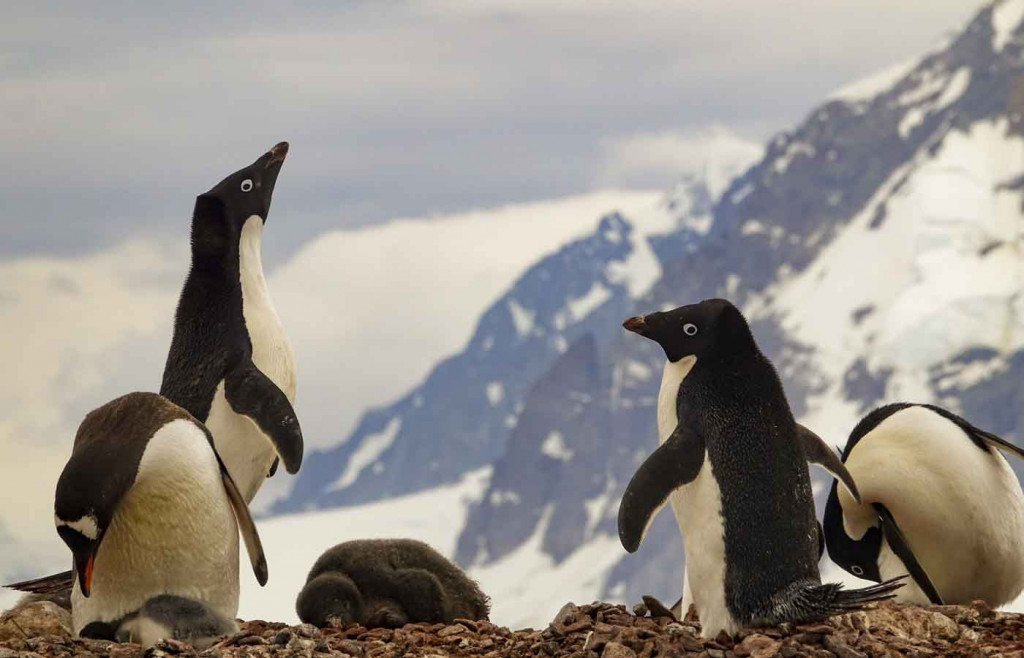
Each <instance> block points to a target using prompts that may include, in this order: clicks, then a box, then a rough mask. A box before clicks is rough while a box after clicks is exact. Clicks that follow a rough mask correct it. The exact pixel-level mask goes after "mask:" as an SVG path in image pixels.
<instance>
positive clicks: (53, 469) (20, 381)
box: [0, 191, 660, 574]
mask: <svg viewBox="0 0 1024 658" xmlns="http://www.w3.org/2000/svg"><path fill="white" fill-rule="evenodd" d="M659 196H660V195H659V194H658V193H655V192H616V191H606V192H598V193H592V194H588V195H583V196H578V197H569V198H564V199H556V200H552V201H542V202H534V203H524V204H517V205H512V206H505V207H500V208H495V209H488V210H479V211H473V212H466V213H459V214H456V215H446V216H437V217H431V218H407V219H401V220H396V221H393V222H389V223H387V224H385V225H382V226H378V227H373V228H365V229H358V230H350V231H334V232H331V233H328V234H326V235H323V236H321V237H319V238H317V239H315V240H313V241H311V242H309V243H307V244H306V245H304V246H303V247H301V248H300V250H299V251H298V253H297V254H296V255H295V256H294V257H293V258H292V259H290V260H289V261H288V262H287V263H285V264H284V265H283V266H281V267H279V268H277V269H275V270H274V271H272V272H270V274H269V277H268V286H269V288H270V292H271V295H272V297H273V299H274V301H275V305H276V306H277V309H278V311H279V314H280V316H281V319H282V322H283V323H284V325H285V328H286V330H287V332H288V334H289V338H290V340H291V342H292V345H293V347H294V350H295V354H296V360H297V369H298V399H297V404H296V406H297V410H298V412H299V417H300V418H301V419H302V425H303V432H304V434H305V436H306V439H307V441H308V443H309V445H311V446H316V445H321V446H322V445H326V444H334V443H337V442H338V441H341V440H342V439H343V438H345V436H346V435H347V433H348V432H349V430H350V429H351V427H352V425H353V423H354V422H355V420H356V418H357V417H358V415H359V414H360V413H361V412H362V411H363V410H365V409H366V408H367V407H368V406H371V405H380V404H385V403H388V402H390V401H391V400H392V399H394V398H395V397H396V396H398V395H400V394H401V393H404V392H405V391H407V390H408V389H409V388H410V387H411V386H413V385H414V384H415V383H417V382H418V381H419V380H420V379H422V378H423V377H424V376H425V375H426V373H427V371H428V370H429V368H430V367H431V366H432V365H433V364H434V363H436V362H437V361H438V360H439V359H440V358H442V357H444V356H446V355H448V354H450V353H452V352H454V351H456V350H458V349H459V348H461V347H462V345H463V344H464V343H465V341H466V340H467V339H468V338H469V336H470V333H471V331H472V329H473V326H474V323H475V322H476V320H477V318H478V316H479V314H480V312H481V311H482V310H483V309H484V308H485V307H486V306H487V305H488V304H489V303H490V302H491V301H492V300H493V299H495V298H496V297H497V296H498V295H500V294H501V293H502V292H503V291H504V290H505V289H506V288H507V287H508V286H510V285H511V284H512V283H513V281H514V280H515V278H516V277H517V276H518V275H519V274H520V273H521V272H522V271H523V270H524V269H525V268H526V267H527V266H528V265H529V264H530V263H532V262H533V261H534V260H536V259H538V258H539V257H541V256H542V255H543V254H545V253H547V252H549V251H551V250H554V249H557V248H558V247H559V246H561V245H562V244H563V243H564V242H565V241H567V240H569V239H571V238H572V237H575V236H578V235H582V234H585V233H588V232H590V231H591V230H593V228H594V227H596V225H597V221H598V219H599V217H600V216H601V215H602V214H604V213H606V212H609V211H612V210H621V211H622V212H624V213H625V214H627V216H628V215H629V214H630V213H632V212H635V211H637V210H641V209H646V208H647V207H649V206H652V205H653V204H655V202H656V200H657V199H658V198H659ZM287 229H288V226H287V224H284V223H282V222H277V223H273V222H271V223H268V225H267V229H266V232H265V233H264V236H265V237H264V241H265V242H266V243H271V242H273V241H274V240H275V239H276V238H277V237H278V236H279V235H280V234H282V233H285V232H286V231H287ZM180 242H181V241H179V243H164V242H160V241H157V240H154V239H150V238H147V239H133V240H129V241H126V242H124V243H121V244H119V245H116V246H114V247H111V248H109V249H106V250H103V251H101V252H98V253H95V254H93V255H90V256H86V257H78V258H57V257H51V258H21V259H15V260H11V261H8V262H5V263H0V361H2V362H3V363H4V364H5V372H6V373H7V375H6V376H5V377H4V378H0V454H3V455H5V457H6V458H5V459H4V460H0V499H3V500H5V501H17V504H8V505H4V506H2V507H0V527H5V528H7V529H8V530H9V531H10V532H11V533H12V534H13V535H14V537H15V538H16V539H17V540H18V541H19V542H20V543H21V544H22V546H24V547H25V548H24V550H25V551H26V552H29V551H30V552H31V554H32V555H34V556H37V557H38V560H35V561H34V562H33V564H34V568H35V569H37V570H38V569H44V568H45V567H43V566H42V565H46V564H50V565H52V566H51V567H50V568H53V569H58V568H62V567H61V565H62V564H63V562H64V561H66V560H65V558H66V555H65V550H64V548H63V544H61V543H60V541H59V540H58V538H57V536H56V534H55V533H54V531H53V492H54V487H55V486H56V481H57V478H58V476H59V475H60V471H61V470H62V468H63V466H64V463H65V462H66V460H67V457H68V455H69V454H70V450H71V445H72V442H73V439H74V435H75V431H76V429H77V427H78V424H79V422H80V421H81V419H82V418H83V417H84V416H85V414H86V413H87V412H88V411H90V410H92V409H94V408H96V407H97V406H99V405H101V404H103V403H105V402H107V401H109V400H111V399H113V398H115V397H117V396H119V395H122V394H124V393H128V392H130V391H134V390H150V391H155V390H158V389H159V386H160V378H161V374H162V372H163V365H164V360H165V358H166V354H167V348H168V346H169V344H170V336H171V330H172V323H173V316H174V310H175V307H176V303H177V297H178V294H179V291H180V288H181V284H182V282H183V280H184V277H185V274H186V272H187V269H188V253H187V244H181V243H180ZM291 482H292V479H291V478H290V477H289V476H287V475H285V474H283V473H282V475H281V476H279V477H277V478H275V479H274V480H272V481H271V482H270V483H269V484H268V487H269V488H267V491H266V492H265V493H262V492H261V497H264V498H265V497H267V496H268V495H271V494H272V493H273V492H274V490H275V489H276V490H277V491H278V492H280V491H281V490H282V489H285V488H287V487H288V486H289V485H290V484H291ZM265 488H266V487H265ZM6 566H7V568H10V566H11V565H9V564H8V565H6ZM4 567H5V565H4V564H3V563H0V574H2V573H3V568H4Z"/></svg>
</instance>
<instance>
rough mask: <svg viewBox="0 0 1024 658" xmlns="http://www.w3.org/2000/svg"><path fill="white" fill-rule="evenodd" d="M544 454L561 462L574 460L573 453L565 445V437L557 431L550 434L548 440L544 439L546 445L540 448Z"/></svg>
mask: <svg viewBox="0 0 1024 658" xmlns="http://www.w3.org/2000/svg"><path fill="white" fill-rule="evenodd" d="M540 451H541V453H542V454H544V455H546V456H548V457H551V458H552V459H557V460H559V461H563V462H567V461H570V460H571V459H572V456H573V454H574V453H573V451H572V450H569V448H568V447H567V446H566V445H565V437H563V436H562V433H561V432H559V431H557V430H555V431H552V432H550V433H549V434H548V436H547V438H546V439H544V443H543V444H542V445H541V447H540Z"/></svg>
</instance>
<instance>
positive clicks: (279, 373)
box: [160, 142, 303, 502]
mask: <svg viewBox="0 0 1024 658" xmlns="http://www.w3.org/2000/svg"><path fill="white" fill-rule="evenodd" d="M287 153H288V144H287V143H286V142H281V143H280V144H278V145H277V146H275V147H274V148H272V149H271V150H270V151H268V152H267V153H265V154H264V155H263V156H262V157H260V158H259V159H258V160H256V162H254V163H253V164H251V165H249V166H248V167H245V168H244V169H241V170H239V171H237V172H235V173H233V174H231V175H230V176H228V177H227V178H225V179H224V180H223V181H221V182H220V183H218V184H217V185H216V186H214V187H213V189H211V190H210V191H209V192H207V193H205V194H202V195H200V196H199V197H198V198H197V199H196V204H195V211H194V214H193V217H192V267H191V270H190V271H189V274H188V278H187V279H186V281H185V286H184V288H183V289H182V292H181V298H180V300H179V302H178V310H177V313H176V315H175V322H174V338H173V340H172V341H171V348H170V351H169V353H168V355H167V364H166V366H165V368H164V375H163V383H162V385H161V387H160V394H161V395H163V396H164V397H166V398H167V399H169V400H171V401H172V402H174V403H175V404H177V405H178V406H180V407H182V408H183V409H185V410H186V411H188V412H189V413H191V414H192V415H193V416H195V417H196V418H197V419H198V420H199V421H200V422H202V423H203V424H205V425H206V427H207V428H208V429H209V430H210V432H211V433H212V434H213V440H214V443H215V444H216V446H217V452H218V453H219V454H220V456H221V458H222V459H223V460H224V463H225V464H226V465H227V467H228V471H229V472H230V473H231V476H232V477H233V478H234V479H235V482H236V483H237V484H238V487H239V489H240V490H241V492H242V495H243V496H244V497H245V500H246V501H247V502H249V501H251V500H252V499H253V497H254V496H255V495H256V492H257V491H259V488H260V485H261V484H262V483H263V480H264V479H265V478H266V477H268V476H269V475H270V474H271V473H272V472H273V471H274V470H275V469H276V466H277V460H278V459H280V460H281V461H282V462H283V463H284V467H285V470H287V471H288V472H289V473H296V472H298V470H299V466H300V465H301V463H302V452H303V444H302V432H301V430H300V428H299V421H298V418H297V417H296V415H295V410H294V409H293V408H292V402H293V401H294V400H295V363H294V361H295V358H294V355H293V354H292V348H291V345H290V344H289V342H288V338H287V336H286V335H285V333H284V328H283V326H282V325H281V321H280V319H279V318H278V316H277V311H276V310H275V309H274V305H273V304H272V302H271V300H270V295H269V293H268V292H267V282H266V279H265V278H264V276H263V265H262V260H261V253H260V252H261V241H262V235H263V225H264V223H265V222H266V220H267V216H268V214H269V212H270V202H271V199H272V196H273V193H274V186H275V184H276V183H277V177H278V174H279V172H280V171H281V166H282V165H283V164H284V159H285V156H286V154H287Z"/></svg>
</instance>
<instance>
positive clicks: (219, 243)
mask: <svg viewBox="0 0 1024 658" xmlns="http://www.w3.org/2000/svg"><path fill="white" fill-rule="evenodd" d="M286 155H288V142H281V143H279V144H278V145H276V146H275V147H274V148H272V149H270V150H269V151H267V152H266V153H264V154H263V155H262V156H260V157H259V159H257V160H256V162H254V163H252V164H251V165H249V166H248V167H245V168H244V169H239V170H238V171H236V172H235V173H233V174H231V175H230V176H228V177H227V178H225V179H224V180H222V181H221V182H219V183H217V184H216V185H215V186H214V187H213V188H212V189H211V190H210V191H209V192H207V193H206V194H202V195H200V196H199V197H198V198H197V199H196V207H195V212H194V214H193V216H192V250H193V253H194V254H196V255H198V256H205V257H220V256H223V255H225V254H226V253H231V252H232V251H233V249H234V248H237V244H238V236H239V235H241V232H242V227H243V226H244V225H245V222H246V221H247V220H248V219H249V218H250V217H253V216H256V217H259V218H260V220H261V221H262V222H266V221H267V216H268V215H269V214H270V202H271V199H272V198H273V196H274V185H275V184H276V183H277V175H278V174H279V173H280V172H281V165H283V164H284V159H285V156H286Z"/></svg>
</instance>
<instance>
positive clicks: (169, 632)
mask: <svg viewBox="0 0 1024 658" xmlns="http://www.w3.org/2000/svg"><path fill="white" fill-rule="evenodd" d="M237 630H238V624H236V623H235V621H234V620H233V619H227V618H225V617H223V616H221V615H219V614H217V613H216V612H214V610H213V609H212V608H210V607H209V606H207V605H205V604H203V603H200V602H199V601H196V600H193V599H189V598H185V597H183V596H171V595H169V594H162V595H160V596H155V597H153V598H151V599H150V600H148V601H146V603H145V605H143V606H142V608H140V609H139V610H138V612H134V613H132V614H130V615H128V616H127V617H125V618H124V620H122V621H121V623H120V624H119V625H118V627H117V631H116V632H115V637H116V639H117V641H118V642H134V643H135V644H141V645H142V646H144V647H151V646H153V645H154V644H156V643H157V642H159V641H160V640H163V639H168V638H169V639H173V640H180V641H181V642H187V643H189V644H191V645H192V646H193V647H195V648H196V649H197V650H199V651H202V650H204V649H207V648H209V647H210V646H211V645H213V643H214V642H216V641H217V638H219V637H221V636H224V635H229V634H231V633H234V632H235V631H237Z"/></svg>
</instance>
